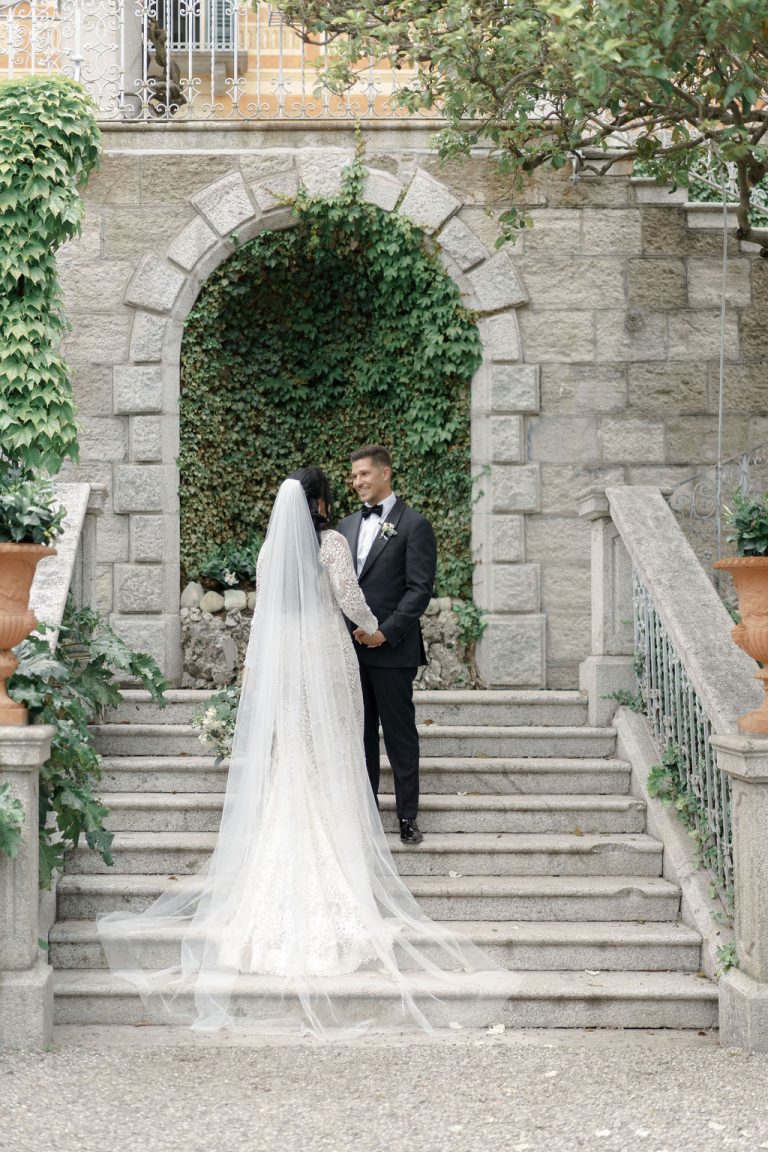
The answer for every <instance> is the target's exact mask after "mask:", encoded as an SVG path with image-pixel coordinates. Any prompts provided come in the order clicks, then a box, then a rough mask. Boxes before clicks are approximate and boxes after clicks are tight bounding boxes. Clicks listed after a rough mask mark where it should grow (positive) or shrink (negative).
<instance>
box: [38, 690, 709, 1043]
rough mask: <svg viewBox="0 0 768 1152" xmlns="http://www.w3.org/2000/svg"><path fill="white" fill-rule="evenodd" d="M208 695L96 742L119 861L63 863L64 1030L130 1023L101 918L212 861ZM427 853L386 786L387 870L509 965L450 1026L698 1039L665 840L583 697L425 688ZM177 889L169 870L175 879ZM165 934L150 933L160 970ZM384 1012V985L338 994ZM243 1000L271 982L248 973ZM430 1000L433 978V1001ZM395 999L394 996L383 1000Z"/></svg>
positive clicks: (83, 852)
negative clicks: (205, 726) (607, 1030)
mask: <svg viewBox="0 0 768 1152" xmlns="http://www.w3.org/2000/svg"><path fill="white" fill-rule="evenodd" d="M206 695H207V694H206V693H203V692H191V691H172V692H169V693H168V706H167V707H166V708H165V709H163V710H160V709H158V708H157V707H156V706H155V705H153V704H152V703H151V702H150V701H149V699H148V697H147V696H146V694H145V693H142V692H139V691H126V692H125V693H124V700H123V703H122V705H121V706H120V708H119V709H117V710H116V711H115V713H113V714H111V715H110V716H109V717H108V722H107V723H105V724H103V725H101V726H99V727H98V728H97V729H96V731H95V734H96V739H97V743H98V747H99V750H100V752H101V753H102V755H103V756H104V783H103V789H104V792H103V795H104V800H105V803H106V804H107V805H108V806H109V808H110V810H111V814H110V818H109V825H110V827H111V828H112V829H113V830H114V832H115V840H114V845H113V852H114V859H115V865H114V867H113V868H107V867H106V866H105V865H104V864H103V863H102V861H101V860H100V859H99V857H98V856H97V855H96V854H95V853H92V852H90V851H88V850H87V849H78V850H77V851H75V852H72V853H71V854H70V855H69V858H68V862H67V871H66V873H65V875H64V876H63V877H62V878H61V880H60V882H59V886H58V896H57V899H58V921H57V923H56V924H55V925H54V927H53V929H52V932H51V935H50V957H51V963H52V964H53V966H54V968H55V969H56V972H55V988H56V997H55V1018H56V1020H57V1022H58V1023H66V1024H113V1023H114V1024H117V1023H122V1024H139V1023H142V1022H144V1021H145V1019H146V1017H145V1013H144V1010H143V1007H142V1004H141V1002H140V1000H139V999H138V998H137V997H136V996H135V994H134V993H133V991H132V989H131V988H130V987H129V986H128V985H126V984H124V983H123V982H122V981H120V980H117V979H115V978H114V977H113V976H112V975H111V974H110V973H109V972H108V970H106V968H105V961H104V957H103V954H102V951H101V947H100V944H99V941H98V937H97V935H96V932H95V928H94V922H93V917H94V916H95V915H96V914H97V913H99V912H105V911H109V910H112V909H116V908H122V909H140V908H142V907H145V906H146V905H147V904H148V903H149V902H150V901H151V900H152V899H154V897H155V896H156V895H157V894H158V893H159V892H161V891H162V890H163V889H164V888H165V887H167V885H168V884H169V883H179V884H183V883H184V876H185V875H188V874H189V873H191V872H194V871H195V870H196V869H197V868H198V866H199V865H200V864H201V863H202V861H203V860H204V859H205V858H206V856H207V855H208V854H209V853H210V851H211V849H212V847H213V844H214V841H215V837H216V829H217V827H218V822H219V817H220V811H221V802H222V793H223V791H224V787H225V779H226V771H225V769H224V768H218V769H217V768H215V767H214V763H213V757H212V756H207V755H204V754H202V753H203V752H204V749H203V746H202V745H201V744H200V743H199V741H198V740H197V736H196V733H195V731H194V729H193V728H192V727H191V724H190V720H191V717H192V714H193V712H194V710H195V709H196V708H197V707H198V706H199V705H200V703H201V702H202V701H203V700H204V699H205V698H206ZM417 715H418V721H419V725H420V733H421V742H422V744H421V750H422V777H421V778H422V801H421V813H420V823H421V827H422V829H423V830H424V831H425V839H424V843H423V845H422V846H421V847H420V848H417V849H413V848H405V847H404V846H403V845H402V844H401V843H400V841H399V839H398V838H397V836H396V835H395V834H394V829H395V812H394V797H393V796H392V780H391V774H390V772H389V770H388V768H386V767H385V770H384V773H383V779H384V784H383V788H384V790H385V791H384V795H383V798H382V816H383V819H384V822H385V827H386V828H387V830H388V831H389V833H390V843H391V847H392V851H393V854H394V856H395V860H396V862H397V865H398V868H399V869H400V872H401V874H402V875H403V877H404V878H405V880H406V883H407V884H408V886H409V887H410V889H411V890H412V892H413V893H414V895H415V896H416V897H417V898H418V900H419V903H420V904H421V906H422V907H423V908H424V910H425V911H426V912H427V914H428V915H429V916H431V917H433V918H434V919H437V920H449V921H451V922H452V924H453V927H454V928H455V929H456V930H457V931H458V932H461V933H464V934H466V935H468V936H470V937H471V938H472V939H473V940H474V941H475V942H476V943H477V944H479V945H480V946H482V947H483V948H484V949H485V950H486V951H487V952H488V953H489V954H490V955H491V956H493V958H494V959H495V960H497V961H498V962H499V963H501V964H502V965H504V967H506V968H508V969H509V971H510V975H509V981H508V985H509V986H508V991H507V994H506V995H505V996H504V997H503V998H499V996H498V994H496V995H494V996H493V997H490V996H488V997H485V998H483V997H481V998H479V999H478V997H477V996H476V995H474V994H470V993H469V992H468V993H467V994H466V995H463V994H462V992H461V990H460V989H459V990H457V991H452V992H451V995H450V996H449V997H448V998H447V1000H446V1001H445V1009H444V1014H445V1020H444V1021H443V1023H444V1024H448V1023H449V1022H454V1023H460V1024H463V1025H464V1026H466V1027H480V1026H484V1025H487V1024H494V1023H505V1024H506V1025H507V1026H510V1027H625V1028H641V1027H642V1028H649V1027H653V1028H658V1027H667V1028H708V1027H714V1026H716V1024H717V992H716V989H715V987H714V986H713V985H712V984H711V983H710V982H709V981H708V980H706V979H705V978H703V977H702V976H700V975H699V974H698V969H699V964H700V938H699V936H698V935H697V933H696V932H694V931H693V930H691V929H690V928H688V927H687V926H686V925H684V924H682V923H681V922H680V921H679V920H678V913H679V906H680V892H679V889H678V888H677V887H676V886H675V885H673V884H671V883H669V882H668V881H667V880H665V879H663V877H662V845H661V844H660V843H659V842H658V841H656V840H654V839H652V838H651V837H650V836H648V835H646V833H645V809H644V805H643V803H642V802H641V801H640V800H638V799H636V798H635V797H633V796H632V795H630V792H629V781H630V769H629V765H628V764H626V763H624V762H622V761H621V760H619V759H617V758H616V754H615V733H614V731H613V730H612V729H606V728H590V727H588V726H587V722H586V720H587V717H586V699H585V697H584V696H582V695H580V694H579V693H578V692H543V691H542V692H421V693H417ZM169 877H174V880H172V881H170V880H169ZM172 946H173V940H170V939H168V938H165V939H164V938H163V937H162V936H161V935H160V934H158V938H157V939H156V941H155V949H154V953H155V956H156V963H157V965H158V966H160V965H162V964H164V963H166V962H170V959H171V956H172ZM337 984H338V987H339V990H340V991H341V990H343V992H344V993H345V994H346V995H348V996H352V997H355V996H356V995H359V997H360V1000H361V1011H364V1010H365V1001H366V999H367V998H370V997H371V996H376V997H377V998H378V999H379V1001H380V1004H379V1009H380V1012H379V1015H381V1016H382V1017H383V1016H385V1014H386V1003H385V1002H386V1001H387V999H388V998H389V999H391V998H392V996H393V993H392V990H391V989H389V988H388V986H386V985H385V984H383V983H382V981H381V978H380V977H378V976H377V975H376V974H375V973H358V974H355V975H354V976H351V977H345V978H344V979H343V981H341V980H340V981H337ZM240 985H241V986H240V988H239V992H238V994H239V995H241V996H245V997H247V996H248V995H249V993H250V992H255V991H257V992H258V993H259V994H260V995H263V993H264V991H265V990H269V988H270V981H269V979H268V978H264V977H241V978H240ZM429 990H430V988H429V985H428V983H425V992H428V991H429ZM393 1003H394V1001H393Z"/></svg>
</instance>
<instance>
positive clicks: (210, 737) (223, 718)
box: [192, 685, 240, 767]
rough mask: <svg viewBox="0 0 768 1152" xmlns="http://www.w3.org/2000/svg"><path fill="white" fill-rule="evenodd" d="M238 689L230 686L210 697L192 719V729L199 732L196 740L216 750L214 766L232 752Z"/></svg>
mask: <svg viewBox="0 0 768 1152" xmlns="http://www.w3.org/2000/svg"><path fill="white" fill-rule="evenodd" d="M239 703H240V689H239V688H236V687H234V686H233V685H231V686H230V687H229V688H224V689H222V691H221V692H217V693H216V695H215V696H211V698H210V700H209V701H208V703H207V705H206V706H205V707H204V708H200V709H199V710H198V711H197V712H196V713H195V715H194V716H193V717H192V724H193V727H195V728H197V730H198V732H199V736H198V740H199V741H200V743H201V744H205V745H206V746H207V747H210V748H215V749H216V766H217V767H218V765H219V764H221V762H222V760H226V759H227V757H228V756H229V754H230V752H231V751H232V738H233V736H234V734H235V720H236V719H237V707H238V704H239Z"/></svg>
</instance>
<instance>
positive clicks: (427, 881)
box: [57, 872, 680, 923]
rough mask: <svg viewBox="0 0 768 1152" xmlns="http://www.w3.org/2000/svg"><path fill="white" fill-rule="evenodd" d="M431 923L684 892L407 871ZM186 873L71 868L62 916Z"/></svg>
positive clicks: (127, 902) (623, 915)
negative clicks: (79, 871)
mask: <svg viewBox="0 0 768 1152" xmlns="http://www.w3.org/2000/svg"><path fill="white" fill-rule="evenodd" d="M404 880H405V883H406V884H407V885H408V887H409V888H410V890H411V892H412V893H413V895H414V896H415V897H416V899H417V900H418V901H419V905H420V906H421V908H422V909H423V910H424V912H425V913H426V915H427V916H429V917H430V918H431V919H432V920H495V921H498V920H506V921H518V920H530V921H537V922H538V921H568V922H571V923H572V922H577V921H587V920H600V921H605V920H611V921H615V920H621V921H629V920H639V921H643V922H645V923H648V922H651V921H654V922H656V921H660V920H667V921H675V920H677V915H678V910H679V904H680V890H679V889H678V888H677V887H676V886H675V885H674V884H670V882H669V881H668V880H664V879H662V878H661V877H659V876H637V875H634V876H424V875H422V876H405V877H404ZM185 884H189V880H188V879H185V878H184V876H178V877H174V879H171V878H170V877H169V876H168V875H156V876H149V875H130V874H125V873H123V874H120V873H115V872H112V873H110V874H102V875H99V874H91V875H84V874H81V875H77V874H75V873H72V872H68V873H65V874H64V875H63V876H62V877H61V879H60V880H59V883H58V888H57V897H58V918H59V919H60V920H88V919H92V918H93V917H94V916H98V915H99V914H101V913H104V912H113V911H116V910H121V911H125V912H140V911H141V910H142V909H143V908H146V907H147V906H148V905H149V904H151V903H152V901H153V900H155V899H157V897H158V896H159V895H160V893H161V892H164V891H165V890H166V888H169V887H171V886H172V885H173V886H176V885H182V886H183V885H185Z"/></svg>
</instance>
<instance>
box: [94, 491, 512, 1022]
mask: <svg viewBox="0 0 768 1152" xmlns="http://www.w3.org/2000/svg"><path fill="white" fill-rule="evenodd" d="M342 613H343V614H344V615H342ZM344 616H347V617H348V618H349V619H350V620H352V621H353V622H354V623H355V624H357V625H359V626H360V627H362V628H364V629H365V630H366V631H367V632H374V631H375V630H376V628H377V626H378V624H377V621H376V619H375V617H374V616H373V615H372V613H371V611H370V609H369V608H368V606H367V604H366V602H365V599H364V597H363V595H362V592H361V591H360V588H359V586H358V583H357V578H356V576H355V571H354V567H353V563H352V555H351V552H350V549H349V545H348V544H347V541H346V540H345V539H344V537H343V536H341V535H340V534H339V533H337V532H334V531H330V530H329V531H326V532H324V533H322V536H321V544H320V547H319V548H318V541H317V536H316V534H315V530H314V526H313V523H312V520H311V517H310V514H309V509H308V506H307V502H306V498H305V496H304V492H303V490H302V488H301V485H300V484H299V483H298V481H296V480H286V481H284V482H283V484H282V486H281V488H280V491H279V493H278V496H277V499H276V500H275V505H274V508H273V512H272V517H271V519H270V525H269V531H268V534H267V539H266V541H265V544H264V547H263V548H262V551H261V554H260V557H259V573H258V592H257V599H256V608H255V610H254V616H253V622H252V625H251V635H250V639H249V644H248V651H247V655H246V661H245V664H246V672H245V677H244V682H243V689H242V693H241V700H240V706H239V709H238V715H237V724H236V730H235V736H234V742H233V749H232V755H231V758H230V769H229V776H228V780H227V789H226V794H225V797H224V804H223V812H222V819H221V825H220V828H219V834H218V838H217V844H216V848H215V851H214V853H213V855H212V857H211V859H210V861H209V862H208V864H207V865H206V867H205V868H204V869H203V870H202V872H200V873H198V874H197V875H196V876H193V877H179V878H175V881H174V882H173V883H171V884H169V887H168V889H167V891H166V892H165V893H164V894H163V895H162V896H161V897H160V898H159V899H158V900H156V901H155V903H154V904H152V905H151V906H150V907H149V908H148V909H146V910H145V911H143V912H140V913H138V914H133V915H130V914H126V913H124V912H112V913H109V914H108V915H106V916H102V917H100V918H99V922H98V927H99V932H100V935H101V939H102V943H103V946H104V950H105V952H106V954H107V958H108V961H109V964H110V967H111V968H112V970H113V972H115V973H117V974H119V975H120V976H121V977H123V978H125V979H127V980H129V981H130V982H131V983H132V984H134V986H135V987H136V988H137V989H138V990H139V992H140V993H141V995H142V997H143V999H144V1002H145V1005H146V1007H147V1009H148V1011H149V1013H150V1015H151V1018H155V1017H156V1014H158V1013H159V1014H160V1016H165V1015H166V1014H168V1013H170V1014H172V1015H173V1016H174V1017H176V1018H178V1019H182V1020H185V1021H187V1022H189V1023H191V1024H193V1026H195V1027H197V1028H200V1029H216V1028H222V1027H233V1028H241V1029H248V1030H262V1031H278V1030H285V1029H298V1030H302V1031H309V1032H312V1033H314V1034H315V1035H317V1036H330V1035H338V1034H349V1033H354V1032H356V1031H358V1030H360V1029H362V1028H365V1027H370V1026H375V1027H399V1028H402V1027H409V1026H410V1027H412V1026H414V1025H416V1026H419V1027H422V1028H429V1027H430V1026H431V1020H432V1017H433V1016H434V1018H435V1019H438V1020H440V1022H443V1023H444V1022H445V1020H444V1013H443V1012H441V1011H440V1010H438V1011H436V1012H433V1011H431V1009H432V1008H434V1007H435V1006H436V1005H437V1006H438V1008H439V1005H440V1002H439V999H438V1000H436V999H435V985H437V986H438V987H439V988H442V987H444V988H445V990H446V992H449V991H451V990H453V991H455V989H456V988H457V987H459V988H460V990H461V994H462V996H466V995H467V994H470V995H471V989H472V987H473V985H472V979H471V978H470V977H468V976H467V973H474V974H476V975H477V974H479V973H483V976H482V979H481V978H480V977H479V975H478V980H479V983H477V985H476V987H477V989H478V990H479V988H480V986H481V985H482V986H483V987H485V988H486V989H487V987H488V980H492V978H493V974H494V972H493V971H492V970H494V971H495V973H496V974H498V970H496V969H494V965H493V964H492V963H491V962H490V961H488V959H487V958H486V957H485V956H484V955H483V954H482V953H481V952H480V951H479V950H478V949H476V948H475V947H474V946H473V945H472V944H471V943H470V942H469V941H468V940H464V939H461V938H460V937H459V936H457V935H456V934H454V933H453V932H452V931H450V929H449V928H448V927H447V926H443V925H441V924H437V923H435V922H433V921H431V920H429V919H428V918H427V917H426V916H425V915H424V913H423V912H422V911H421V909H420V908H419V907H418V905H417V903H416V901H415V900H414V898H413V896H412V895H411V893H410V891H409V889H408V888H407V887H406V885H405V884H404V883H403V881H402V880H401V879H400V877H399V875H398V872H397V869H396V867H395V864H394V861H393V858H392V855H391V853H390V850H389V847H388V844H387V840H386V837H385V835H384V832H383V829H382V825H381V820H380V818H379V814H378V811H377V808H376V804H375V801H374V799H373V795H372V792H371V789H370V785H369V782H368V776H367V772H366V767H365V757H364V753H363V742H362V731H363V708H362V695H361V689H360V680H359V670H358V664H357V656H356V654H355V650H354V645H353V641H352V639H351V637H350V635H349V632H348V630H347V627H346V624H345V622H344ZM159 948H160V949H162V948H165V949H166V950H168V949H170V948H173V955H174V957H175V958H174V960H173V963H171V964H164V965H163V966H160V967H158V965H157V957H158V949H159ZM361 969H366V970H370V972H371V973H372V975H371V977H370V978H369V982H368V983H367V984H366V983H365V981H364V982H363V985H361V988H356V987H355V986H353V985H350V984H349V981H348V980H347V981H346V983H345V980H344V978H345V977H348V976H349V975H350V974H351V973H355V972H358V970H361ZM373 974H375V975H373ZM371 980H373V983H371V982H370V981H371ZM382 980H383V981H384V987H385V989H387V988H388V989H389V991H390V996H389V999H388V1000H387V998H386V997H385V998H384V1000H385V1001H386V1003H387V1008H386V1011H382V1012H381V1013H380V1015H381V1018H379V1014H377V1009H376V1008H375V1004H376V1002H377V1000H376V997H375V996H374V995H373V994H372V993H371V992H370V989H373V988H374V987H375V988H377V989H379V990H381V982H382ZM366 989H368V992H366ZM361 990H362V991H361ZM440 994H441V993H440V992H439V991H438V993H437V995H438V996H439V995H440ZM379 1002H382V1001H381V998H380V997H379Z"/></svg>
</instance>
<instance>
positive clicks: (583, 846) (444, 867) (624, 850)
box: [66, 832, 662, 876]
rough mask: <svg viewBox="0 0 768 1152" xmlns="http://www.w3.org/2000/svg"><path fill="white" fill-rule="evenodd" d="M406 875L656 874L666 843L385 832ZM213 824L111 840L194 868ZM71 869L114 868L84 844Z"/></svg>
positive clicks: (129, 851) (120, 856)
mask: <svg viewBox="0 0 768 1152" xmlns="http://www.w3.org/2000/svg"><path fill="white" fill-rule="evenodd" d="M387 839H388V842H389V847H390V850H391V851H392V854H393V856H394V859H395V863H396V864H397V868H398V871H399V872H400V873H401V874H402V875H407V876H412V875H429V876H447V875H448V874H449V873H450V872H457V873H459V874H460V875H467V876H470V875H471V876H562V875H571V876H596V875H602V876H614V875H627V874H629V875H636V876H659V875H660V874H661V862H662V844H661V843H660V841H658V840H654V839H653V838H652V837H650V836H645V835H622V834H619V833H617V834H609V833H603V834H600V833H588V834H584V835H582V836H577V835H568V834H565V833H551V834H548V833H535V834H530V835H527V834H522V835H518V834H514V833H501V832H500V833H492V832H464V833H461V832H458V833H450V832H443V833H440V832H438V833H434V834H432V835H428V836H426V837H425V839H424V843H423V844H421V845H419V846H418V847H416V848H413V847H410V846H407V845H405V844H402V843H401V841H400V838H399V837H398V836H395V835H392V834H388V836H387ZM215 844H216V833H214V832H117V833H116V834H115V838H114V841H113V843H112V848H111V851H112V855H113V857H114V861H115V863H114V869H115V870H116V871H118V872H127V873H138V874H149V875H152V874H156V873H174V874H177V875H178V874H186V873H191V872H196V871H197V870H198V869H199V868H200V867H201V866H202V864H203V863H204V862H205V860H206V859H207V857H208V856H209V855H210V854H211V852H212V851H213V848H214V846H215ZM66 861H67V870H68V871H70V872H74V873H79V874H88V873H98V872H101V873H104V872H108V871H111V869H110V868H109V867H108V866H107V865H106V864H105V863H104V861H103V860H102V859H101V857H100V856H99V854H98V853H97V852H94V851H92V850H91V849H90V848H88V847H87V846H81V847H79V848H76V849H74V850H73V851H71V852H68V853H67V856H66Z"/></svg>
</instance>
